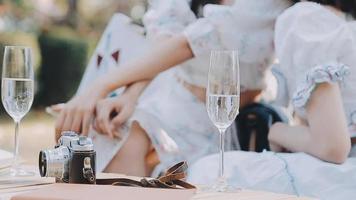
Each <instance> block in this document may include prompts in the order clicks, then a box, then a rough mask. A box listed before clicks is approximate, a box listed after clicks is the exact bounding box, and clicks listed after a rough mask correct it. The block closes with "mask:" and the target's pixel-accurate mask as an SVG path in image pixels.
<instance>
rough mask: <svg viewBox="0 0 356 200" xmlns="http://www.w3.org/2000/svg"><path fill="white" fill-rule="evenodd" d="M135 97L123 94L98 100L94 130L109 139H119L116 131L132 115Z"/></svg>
mask: <svg viewBox="0 0 356 200" xmlns="http://www.w3.org/2000/svg"><path fill="white" fill-rule="evenodd" d="M134 98H135V97H133V96H131V95H128V94H123V95H120V96H117V97H112V98H106V99H102V100H100V101H99V102H98V103H97V105H96V117H95V121H94V129H95V130H96V131H97V132H98V133H101V134H105V135H108V136H109V137H110V138H114V137H118V138H120V133H119V132H118V129H119V128H120V126H121V125H122V124H123V123H125V122H126V121H127V120H128V119H129V118H130V117H131V115H132V113H133V112H134V110H135V107H136V99H134Z"/></svg>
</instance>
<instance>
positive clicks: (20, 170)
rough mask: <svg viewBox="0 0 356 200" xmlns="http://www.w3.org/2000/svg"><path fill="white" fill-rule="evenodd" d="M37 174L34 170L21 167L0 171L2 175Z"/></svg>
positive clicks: (26, 175)
mask: <svg viewBox="0 0 356 200" xmlns="http://www.w3.org/2000/svg"><path fill="white" fill-rule="evenodd" d="M35 175H36V173H35V172H34V171H31V170H27V169H23V168H21V167H18V168H10V169H8V170H3V171H2V172H0V177H30V176H35Z"/></svg>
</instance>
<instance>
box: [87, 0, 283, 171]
mask: <svg viewBox="0 0 356 200" xmlns="http://www.w3.org/2000/svg"><path fill="white" fill-rule="evenodd" d="M150 4H151V8H150V10H149V11H148V13H147V15H146V17H145V19H144V24H145V27H146V29H147V32H148V36H149V38H152V37H156V36H161V35H167V34H168V35H174V34H179V33H182V32H183V33H184V34H185V36H186V37H187V39H188V41H189V44H190V46H191V48H192V50H193V52H194V55H195V58H194V59H192V60H190V61H188V62H185V63H183V64H182V65H180V66H177V67H176V68H174V69H172V70H169V71H167V72H164V73H162V74H160V75H159V76H158V77H157V78H155V80H154V81H153V82H152V83H151V84H150V86H149V87H148V88H147V89H146V90H145V92H144V94H143V95H142V96H141V98H140V100H139V102H138V105H137V107H136V110H135V112H134V114H133V116H132V117H131V118H130V119H129V122H128V123H127V124H126V126H125V127H124V128H125V130H124V131H122V132H123V133H124V139H122V140H110V139H109V138H106V137H105V136H101V135H99V134H97V133H95V132H94V131H93V132H92V133H91V136H92V137H93V141H94V144H95V147H96V150H97V155H98V156H97V158H98V165H97V167H98V171H101V170H103V169H104V168H105V166H106V165H107V164H108V163H109V162H110V160H111V159H112V158H113V156H114V155H115V154H116V153H117V151H118V150H119V148H120V147H121V145H122V143H123V142H124V141H125V139H126V138H127V135H128V134H127V133H128V131H127V130H128V129H129V128H130V124H131V123H132V122H133V121H137V122H138V123H139V124H140V125H141V127H142V128H143V129H144V130H145V131H146V132H147V134H148V136H149V138H150V140H151V142H152V144H153V146H154V148H155V149H156V151H157V153H158V156H159V159H160V161H161V163H160V164H159V165H158V166H157V167H156V169H155V170H154V173H153V175H157V174H158V173H159V172H161V171H162V170H164V169H167V168H168V167H169V166H171V165H173V164H175V163H177V162H179V161H182V160H187V161H188V163H189V164H191V163H193V162H194V161H196V160H198V159H199V158H201V157H203V156H206V155H209V154H212V153H215V152H217V150H218V132H217V129H216V128H215V127H214V126H213V124H212V123H211V121H210V119H209V117H208V115H207V112H206V108H205V104H204V103H203V102H201V101H199V100H198V99H197V98H196V97H195V96H194V95H192V94H191V93H190V92H189V91H188V90H187V89H186V88H185V87H184V86H183V85H182V84H181V83H180V81H179V80H183V81H185V82H187V83H190V84H193V85H196V86H200V87H205V85H206V83H207V73H208V69H209V57H210V50H211V49H238V50H239V53H240V67H241V69H240V72H241V84H242V88H243V89H265V88H266V82H265V77H266V76H265V74H266V73H267V71H268V70H267V69H268V67H269V65H270V63H271V62H272V61H273V59H274V55H273V51H272V50H273V29H274V24H275V20H276V18H277V16H278V15H279V14H280V13H281V12H282V11H283V10H284V9H286V8H287V7H288V6H290V3H289V1H285V0H263V1H260V0H239V1H236V3H235V4H234V6H230V7H229V6H222V5H208V6H206V7H205V12H204V13H205V17H204V18H201V19H198V20H197V19H196V18H195V16H194V14H193V13H192V11H191V10H190V8H189V4H188V3H187V1H185V0H161V1H150ZM113 20H115V19H114V18H113ZM110 24H111V25H109V27H107V30H106V31H105V33H104V34H103V37H102V40H101V41H100V42H99V47H98V49H97V50H96V53H100V52H106V51H107V49H108V47H107V45H104V44H107V43H109V44H110V45H111V46H110V50H109V53H108V56H109V57H110V59H108V60H111V61H112V57H113V54H112V53H111V49H113V50H115V48H114V47H115V45H116V46H117V45H119V44H120V42H121V43H122V42H126V43H130V39H125V38H122V37H121V38H120V33H117V34H116V33H115V31H116V30H117V29H116V27H119V26H120V23H114V22H111V23H110ZM115 26H116V27H115ZM121 28H122V27H121ZM109 36H110V37H109ZM109 39H110V40H111V42H108V40H109ZM123 40H125V41H123ZM140 40H141V39H140ZM113 41H119V42H117V43H115V42H113ZM140 43H142V45H137V42H136V46H133V45H131V46H130V45H126V46H129V47H130V48H141V46H143V47H144V49H146V51H149V49H150V46H154V45H155V41H154V40H152V41H151V42H147V43H148V44H146V42H142V41H140ZM113 52H114V53H115V52H116V51H113ZM123 54H124V49H123V50H122V56H123V57H124V55H123ZM94 55H96V54H94ZM115 55H116V54H115ZM131 57H132V58H131V59H134V56H131ZM104 60H105V59H104ZM128 60H129V59H128ZM91 62H93V63H95V64H97V62H98V59H96V58H95V56H94V58H93V59H92V61H91ZM101 63H107V62H103V61H101ZM110 63H111V65H112V66H116V65H117V63H115V62H110ZM110 63H109V65H110ZM122 63H123V62H120V63H119V65H120V64H122ZM98 70H99V69H98ZM96 73H98V72H96V71H95V70H92V72H88V73H87V76H88V77H95V74H96ZM83 87H85V84H84V85H83ZM227 136H229V134H227ZM230 136H231V134H230Z"/></svg>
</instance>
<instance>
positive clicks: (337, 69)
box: [292, 63, 349, 110]
mask: <svg viewBox="0 0 356 200" xmlns="http://www.w3.org/2000/svg"><path fill="white" fill-rule="evenodd" d="M348 74H349V67H348V66H346V65H344V64H340V63H338V64H329V65H319V66H317V67H314V68H312V69H310V70H308V72H307V73H306V76H305V80H303V81H302V82H301V83H299V86H298V87H297V90H296V92H295V93H294V94H293V98H292V102H293V105H294V106H295V108H299V109H300V108H304V107H305V105H306V104H307V103H308V100H309V98H310V96H311V94H312V92H313V91H314V89H315V87H316V86H317V85H318V84H319V83H325V82H327V83H332V82H343V81H344V79H345V77H346V76H347V75H348ZM303 110H304V109H303Z"/></svg>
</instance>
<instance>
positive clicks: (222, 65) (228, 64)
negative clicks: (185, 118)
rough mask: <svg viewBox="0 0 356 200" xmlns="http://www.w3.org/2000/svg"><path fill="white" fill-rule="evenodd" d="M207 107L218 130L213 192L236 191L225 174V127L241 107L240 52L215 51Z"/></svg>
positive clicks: (211, 59)
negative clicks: (217, 175) (217, 161)
mask: <svg viewBox="0 0 356 200" xmlns="http://www.w3.org/2000/svg"><path fill="white" fill-rule="evenodd" d="M206 96H207V102H206V107H207V110H208V115H209V118H210V120H211V121H212V122H213V123H214V125H215V126H216V127H217V128H218V130H219V133H220V134H219V136H220V148H219V149H220V155H219V178H218V180H217V181H216V183H215V184H214V186H213V188H212V189H213V190H214V191H218V192H224V191H229V190H234V189H233V187H231V186H229V185H228V184H227V181H226V178H225V176H224V140H225V131H226V129H227V128H228V127H229V126H230V125H231V124H232V123H233V122H234V120H235V118H236V116H237V115H238V112H239V106H240V79H239V60H238V53H237V51H212V52H211V57H210V69H209V77H208V87H207V92H206Z"/></svg>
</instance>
